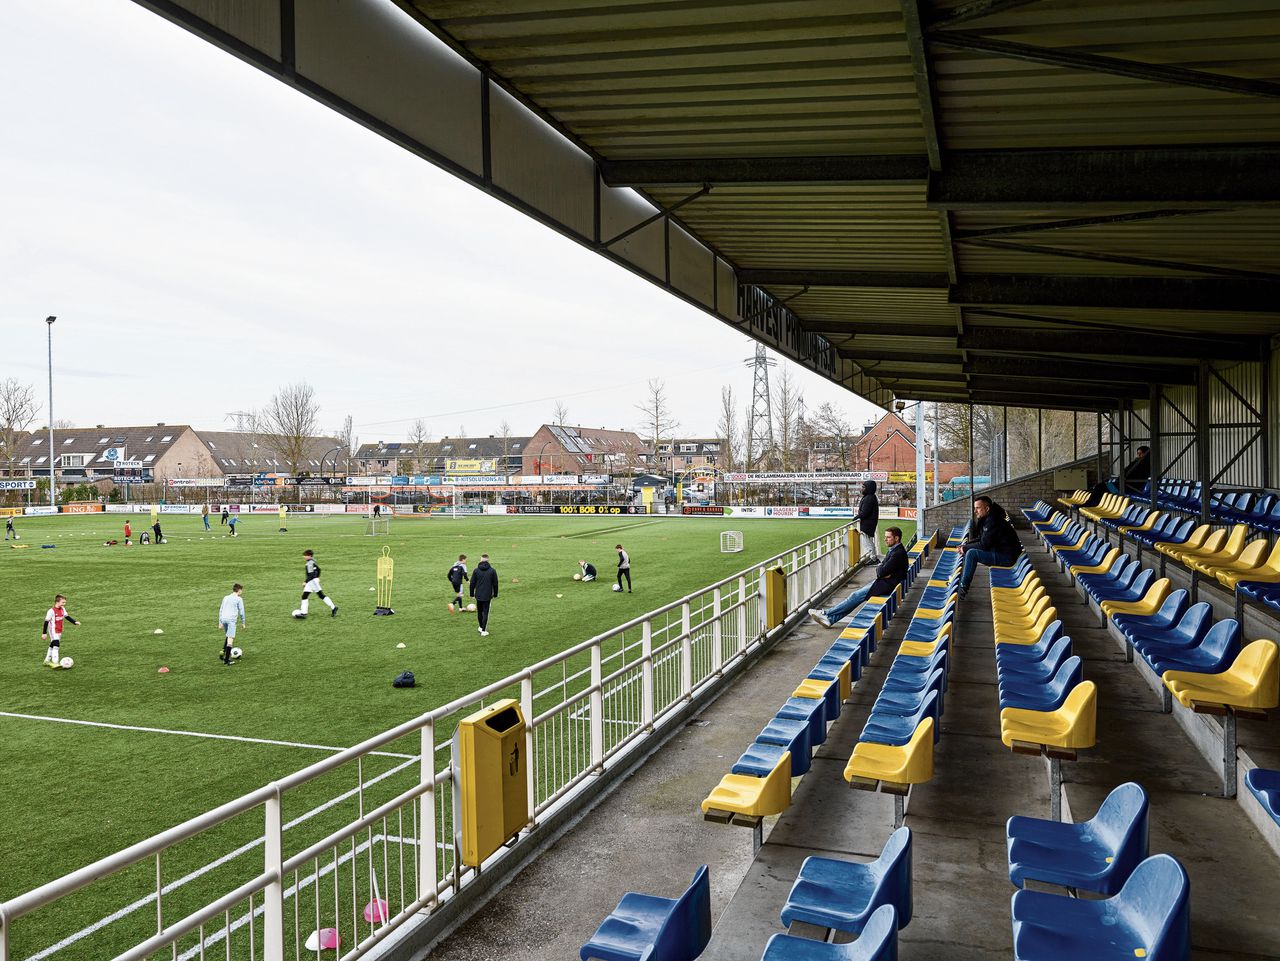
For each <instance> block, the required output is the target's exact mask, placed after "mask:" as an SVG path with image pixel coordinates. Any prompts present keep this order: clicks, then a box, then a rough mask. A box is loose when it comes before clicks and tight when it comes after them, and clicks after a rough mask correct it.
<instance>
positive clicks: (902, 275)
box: [738, 267, 948, 290]
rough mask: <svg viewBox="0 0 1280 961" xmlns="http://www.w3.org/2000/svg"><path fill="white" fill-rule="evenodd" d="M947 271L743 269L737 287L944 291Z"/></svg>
mask: <svg viewBox="0 0 1280 961" xmlns="http://www.w3.org/2000/svg"><path fill="white" fill-rule="evenodd" d="M947 280H948V278H947V274H946V272H945V271H936V272H935V271H924V270H905V271H893V270H809V269H807V268H790V267H784V268H771V267H740V268H738V283H740V284H754V285H755V286H757V287H805V286H809V287H907V288H913V289H925V290H928V289H934V290H941V289H944V288H946V286H947Z"/></svg>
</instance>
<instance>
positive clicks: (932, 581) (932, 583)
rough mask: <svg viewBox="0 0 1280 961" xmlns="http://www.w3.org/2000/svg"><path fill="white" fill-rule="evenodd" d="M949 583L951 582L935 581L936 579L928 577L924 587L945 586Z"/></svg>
mask: <svg viewBox="0 0 1280 961" xmlns="http://www.w3.org/2000/svg"><path fill="white" fill-rule="evenodd" d="M950 583H951V582H950V581H937V580H933V579H930V580H929V582H928V583H927V584H926V585H925V586H926V587H946V586H947V585H948V584H950Z"/></svg>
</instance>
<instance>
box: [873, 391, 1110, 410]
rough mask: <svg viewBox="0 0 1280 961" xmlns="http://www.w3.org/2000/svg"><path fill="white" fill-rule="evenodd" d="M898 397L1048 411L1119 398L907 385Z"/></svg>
mask: <svg viewBox="0 0 1280 961" xmlns="http://www.w3.org/2000/svg"><path fill="white" fill-rule="evenodd" d="M895 396H898V397H901V398H902V399H903V400H923V401H928V402H930V403H934V404H967V403H970V402H972V403H975V404H983V405H992V406H1001V405H1006V406H1009V407H1032V408H1035V407H1039V408H1043V409H1045V410H1084V411H1088V412H1090V413H1094V412H1097V411H1108V410H1114V409H1115V406H1116V402H1115V400H1113V399H1112V398H1108V397H1104V398H1101V399H1100V400H1098V401H1090V400H1088V399H1086V398H1083V397H1057V396H1054V395H1051V394H1045V393H1043V392H1040V391H1037V392H1035V393H1033V394H1028V393H1016V392H1009V393H994V392H992V391H973V392H966V393H963V394H953V393H951V392H950V391H948V390H946V389H943V390H940V391H937V390H915V389H912V388H904V389H903V390H902V391H901V392H900V393H899V392H895Z"/></svg>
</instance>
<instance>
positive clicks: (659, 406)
mask: <svg viewBox="0 0 1280 961" xmlns="http://www.w3.org/2000/svg"><path fill="white" fill-rule="evenodd" d="M636 410H638V411H640V413H641V414H642V415H643V419H642V420H641V427H640V434H641V435H642V436H643V437H644V438H645V439H647V440H648V441H649V442H650V443H651V444H652V445H653V459H654V466H655V468H660V467H661V463H662V458H661V455H660V454H659V453H658V451H659V449H660V448H661V446H662V442H663V441H664V440H665V441H667V442H668V443H670V442H671V440H672V434H673V433H674V432H675V429H676V428H677V427H679V426H680V422H679V421H677V420H676V419H675V417H673V416H672V414H671V405H670V402H669V401H668V400H667V388H666V386H665V385H664V384H663V383H662V381H661V380H659V379H657V378H656V377H655V378H654V379H653V380H651V381H649V389H648V394H647V395H646V396H645V402H644V403H643V404H637V405H636Z"/></svg>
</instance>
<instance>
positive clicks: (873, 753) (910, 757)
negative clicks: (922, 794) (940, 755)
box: [844, 717, 933, 785]
mask: <svg viewBox="0 0 1280 961" xmlns="http://www.w3.org/2000/svg"><path fill="white" fill-rule="evenodd" d="M932 777H933V718H931V717H926V718H925V719H924V720H923V721H921V722H920V723H919V724H918V725H917V726H916V729H915V732H914V733H913V734H912V735H911V740H910V741H908V742H907V743H906V744H903V745H901V746H895V745H892V744H876V743H874V742H871V741H859V742H858V743H857V745H855V746H854V749H853V754H852V755H851V756H850V758H849V763H848V764H846V765H845V769H844V779H845V780H846V781H850V782H852V781H853V780H854V778H861V779H862V780H864V781H885V782H887V783H889V784H901V785H907V784H923V783H924V782H925V781H928V780H929V779H930V778H932Z"/></svg>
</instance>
